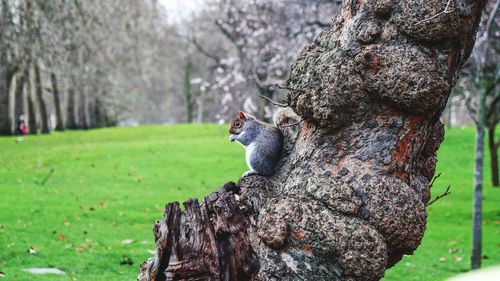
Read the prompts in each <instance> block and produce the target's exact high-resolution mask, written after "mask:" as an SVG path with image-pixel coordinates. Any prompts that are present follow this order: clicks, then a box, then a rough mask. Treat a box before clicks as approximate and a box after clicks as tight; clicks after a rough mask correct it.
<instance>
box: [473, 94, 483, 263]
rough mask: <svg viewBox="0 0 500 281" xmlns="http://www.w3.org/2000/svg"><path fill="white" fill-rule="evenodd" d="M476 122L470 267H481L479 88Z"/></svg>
mask: <svg viewBox="0 0 500 281" xmlns="http://www.w3.org/2000/svg"><path fill="white" fill-rule="evenodd" d="M477 115H478V118H477V122H476V149H475V153H474V190H473V206H472V207H473V208H472V224H473V227H472V254H471V268H472V269H477V268H480V267H481V252H482V222H483V219H482V216H483V210H482V209H483V160H484V135H485V127H486V92H485V89H482V88H481V89H480V90H479V105H478V109H477Z"/></svg>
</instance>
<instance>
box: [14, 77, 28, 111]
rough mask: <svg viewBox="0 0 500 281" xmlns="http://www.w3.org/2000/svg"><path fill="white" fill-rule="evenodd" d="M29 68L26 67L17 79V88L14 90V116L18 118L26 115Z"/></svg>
mask: <svg viewBox="0 0 500 281" xmlns="http://www.w3.org/2000/svg"><path fill="white" fill-rule="evenodd" d="M28 71H29V69H28V68H25V69H24V70H23V72H22V73H21V74H20V76H19V77H17V79H16V89H15V91H14V96H15V101H14V118H15V119H16V120H17V119H19V118H20V117H21V115H24V101H25V97H24V86H25V85H26V78H27V77H28Z"/></svg>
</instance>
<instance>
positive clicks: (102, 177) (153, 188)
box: [0, 125, 500, 281]
mask: <svg viewBox="0 0 500 281" xmlns="http://www.w3.org/2000/svg"><path fill="white" fill-rule="evenodd" d="M473 139H474V130H473V129H472V128H467V129H465V130H462V129H458V128H457V129H451V130H449V131H448V132H447V136H446V140H445V143H444V144H443V146H442V147H441V150H440V153H439V167H438V172H442V173H443V175H442V176H441V178H440V179H439V180H438V181H437V183H436V185H435V190H434V194H438V193H441V192H442V191H443V190H444V188H445V187H446V185H448V184H451V185H452V189H451V191H452V195H450V196H448V197H447V198H444V199H442V200H440V201H438V202H437V203H435V204H434V205H432V206H431V207H430V208H429V221H428V225H427V232H426V236H425V238H424V240H423V242H422V245H421V247H420V248H419V249H418V250H417V251H416V252H415V255H413V256H410V257H405V258H404V259H403V261H401V262H400V263H399V264H398V265H397V266H395V267H394V268H392V269H390V270H388V271H387V273H386V277H385V278H384V280H444V279H445V278H446V277H448V276H452V275H455V274H456V273H459V272H463V271H466V270H468V268H469V254H470V244H471V238H470V237H471V221H470V218H471V206H472V202H471V193H472V191H471V189H472V152H473V146H474V143H473ZM487 163H488V162H485V164H487ZM0 167H1V168H0V195H1V199H0V271H2V272H4V273H5V277H4V278H3V279H5V280H84V281H86V280H89V281H94V280H96V281H97V280H135V277H136V276H137V273H138V268H139V264H140V263H141V262H142V261H143V260H145V259H146V258H148V257H150V256H151V255H152V254H151V253H150V252H148V251H151V250H153V249H154V248H155V245H154V241H153V234H152V225H153V222H154V221H155V220H157V219H159V218H161V216H162V212H163V207H164V204H165V203H167V202H169V201H173V200H181V201H182V200H185V199H187V198H188V197H198V198H201V197H202V196H203V195H207V194H209V193H210V192H211V191H212V190H214V189H215V188H216V187H217V186H219V185H221V184H222V183H224V182H226V181H228V180H233V181H236V180H237V179H238V177H239V175H241V173H242V172H243V171H245V170H246V165H245V160H244V156H243V152H242V148H241V147H240V146H239V145H236V144H231V143H229V141H228V140H227V126H216V125H202V126H188V125H177V126H147V127H138V128H114V129H102V130H93V131H87V132H65V133H53V134H51V135H48V136H37V137H28V139H27V140H26V141H25V142H23V143H16V142H15V139H14V138H10V137H7V138H5V137H4V138H0ZM51 170H53V173H52V175H51V176H50V177H49V178H48V179H47V180H46V178H47V175H49V174H50V171H51ZM45 180H46V181H45ZM485 183H486V185H485V198H484V230H483V235H484V236H483V239H484V240H483V245H484V250H483V251H484V255H485V259H484V261H483V264H484V265H485V266H487V265H492V264H499V263H500V190H499V189H496V190H494V189H493V188H492V187H491V186H490V182H489V170H487V171H486V180H485ZM30 247H32V248H33V249H34V251H36V253H32V254H30V253H29V252H28V249H29V248H30ZM28 267H57V268H60V269H62V270H64V271H66V272H67V273H68V274H67V275H66V276H56V275H42V276H36V277H34V276H33V275H31V274H28V273H24V272H22V270H21V269H23V268H28ZM1 279H2V278H1V277H0V280H1Z"/></svg>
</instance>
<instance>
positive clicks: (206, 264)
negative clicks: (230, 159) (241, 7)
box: [139, 0, 484, 281]
mask: <svg viewBox="0 0 500 281" xmlns="http://www.w3.org/2000/svg"><path fill="white" fill-rule="evenodd" d="M457 3H458V4H457ZM447 4H449V5H450V6H451V7H448V8H447V9H449V10H450V11H452V12H449V13H448V12H446V13H443V11H445V8H446V7H447ZM462 4H463V5H462ZM483 5H484V1H471V2H466V3H465V2H462V1H444V0H440V1H439V0H417V1H402V0H400V1H398V0H377V1H343V2H342V7H341V10H340V12H339V14H338V15H337V17H336V18H335V19H334V20H333V23H332V27H331V28H330V29H329V30H326V31H324V32H323V33H322V34H320V36H319V37H318V38H317V39H316V40H315V41H314V42H313V43H312V44H310V45H308V46H306V47H305V48H304V50H303V51H302V52H301V53H300V54H299V56H298V58H297V61H296V62H295V64H294V65H293V66H292V69H291V72H290V77H289V79H288V81H287V85H286V86H287V88H288V89H290V92H289V96H288V104H290V106H291V107H292V108H293V109H294V110H295V112H296V113H297V114H299V115H300V116H301V118H302V122H301V123H300V128H299V134H298V137H297V138H296V140H295V141H294V145H292V146H290V147H291V148H290V149H288V150H285V151H284V153H283V158H282V160H281V163H280V165H279V167H278V171H277V173H276V174H275V175H274V176H271V177H263V176H258V175H251V176H246V177H243V178H241V179H240V181H239V182H238V185H237V188H236V189H233V190H234V191H233V192H234V193H236V195H237V196H236V195H231V194H227V193H226V194H227V196H229V198H231V197H234V200H235V201H236V202H237V203H238V204H237V205H234V206H233V205H231V207H230V208H226V209H224V208H225V207H226V206H228V204H227V201H225V200H229V199H225V200H221V199H219V197H218V196H216V195H214V194H221V193H224V191H223V189H224V188H221V189H219V190H218V191H216V192H215V193H214V194H212V195H210V196H209V197H208V198H213V199H214V200H213V201H210V203H209V204H207V203H202V204H201V206H200V211H199V212H198V211H191V209H190V208H188V207H186V211H185V212H180V211H179V212H177V211H176V212H172V211H171V209H172V208H173V207H172V206H175V204H174V205H168V206H167V210H166V212H165V215H164V218H163V220H162V221H160V222H158V223H157V224H156V226H155V230H156V231H155V238H156V242H157V247H158V249H157V254H156V256H155V257H154V258H152V259H149V260H148V261H147V262H146V263H144V264H143V265H142V267H141V274H140V275H139V280H238V278H235V277H234V276H235V275H234V274H232V275H231V274H222V272H226V271H225V270H226V269H225V267H224V266H223V264H231V265H233V267H232V268H233V269H234V270H233V271H230V272H234V271H236V272H244V273H245V274H246V275H245V276H247V275H249V278H250V279H251V280H350V281H353V280H378V279H380V278H381V277H382V276H383V274H384V271H385V270H386V269H387V268H389V267H391V266H393V265H394V264H395V263H397V262H398V261H399V260H400V259H401V258H402V256H403V255H405V254H406V255H408V254H412V253H413V251H414V250H415V249H416V248H417V247H418V246H419V244H420V241H421V239H422V237H423V235H424V230H425V225H426V219H427V213H426V208H425V205H426V203H427V202H428V201H429V198H430V190H429V182H430V180H431V179H432V177H433V175H434V171H435V166H436V151H437V150H438V148H439V146H440V144H441V142H442V140H443V137H444V128H443V124H442V123H441V122H440V121H439V117H440V115H441V113H442V111H443V109H444V107H445V105H446V102H447V99H448V97H449V94H450V91H451V88H452V86H453V85H454V84H455V80H456V77H457V75H458V72H459V70H460V69H461V67H462V66H463V63H464V62H465V60H466V59H467V57H468V56H469V55H470V52H471V49H472V47H473V45H474V38H475V36H474V35H475V33H476V29H477V25H478V21H479V17H480V14H481V9H482V7H483ZM446 11H448V10H446ZM224 198H226V197H224ZM189 204H191V203H188V205H189ZM211 207H213V210H214V211H213V212H211V211H210V210H211ZM205 211H206V213H207V214H208V216H206V217H205V218H204V219H200V220H201V221H202V224H203V227H198V226H197V225H199V224H198V223H192V222H191V221H192V220H193V219H194V218H196V217H199V216H201V215H203V212H205ZM214 212H219V213H216V215H214ZM173 213H174V214H175V215H173ZM240 213H241V214H243V216H237V214H240ZM199 214H201V215H199ZM218 214H220V215H218ZM179 215H180V218H179ZM193 225H196V226H197V227H196V228H193ZM186 226H189V227H186ZM242 226H244V227H242ZM209 228H211V229H213V230H214V232H213V233H214V234H213V236H214V238H211V236H210V235H208V234H207V235H205V234H203V235H202V233H204V232H206V231H208V230H207V229H209ZM227 235H231V237H233V238H234V240H232V242H231V243H224V242H223V240H222V239H224V238H225V237H227ZM199 236H203V237H205V238H198V237H199ZM247 241H250V245H251V247H248V243H247ZM219 243H224V244H223V245H225V249H226V251H228V252H230V253H231V255H229V256H230V257H240V259H237V260H240V261H241V260H242V259H241V257H254V256H257V257H258V267H257V266H256V264H257V262H255V261H253V259H245V258H243V260H246V261H247V263H245V262H242V263H237V262H231V261H232V260H231V259H228V258H226V256H225V255H221V254H219V253H218V252H217V251H214V250H207V248H211V249H216V248H217V249H218V248H219V246H220V245H221V244H219ZM179 245H181V246H179ZM183 245H187V246H183ZM205 245H206V246H205ZM208 245H210V247H209V246H208ZM240 246H241V247H240ZM172 253H176V254H175V255H173V254H172ZM249 260H251V262H250V261H249ZM249 264H251V265H252V266H251V267H250V268H247V267H245V265H249ZM210 265H212V266H210ZM200 268H203V272H204V274H205V275H203V276H209V277H207V278H205V279H203V278H201V277H199V276H202V275H199V274H200V273H199V272H200V270H199V269H200Z"/></svg>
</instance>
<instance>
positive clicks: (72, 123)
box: [66, 88, 77, 130]
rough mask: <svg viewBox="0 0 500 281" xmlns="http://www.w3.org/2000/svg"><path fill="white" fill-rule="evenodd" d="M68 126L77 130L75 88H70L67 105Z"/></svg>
mask: <svg viewBox="0 0 500 281" xmlns="http://www.w3.org/2000/svg"><path fill="white" fill-rule="evenodd" d="M66 128H68V129H71V130H75V129H77V125H76V99H75V91H74V90H73V88H70V89H69V90H68V102H67V106H66Z"/></svg>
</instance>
